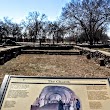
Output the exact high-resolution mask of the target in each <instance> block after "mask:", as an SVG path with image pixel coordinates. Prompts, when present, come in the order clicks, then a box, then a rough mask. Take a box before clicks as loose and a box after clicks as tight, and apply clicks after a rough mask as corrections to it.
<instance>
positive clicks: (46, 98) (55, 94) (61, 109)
mask: <svg viewBox="0 0 110 110" xmlns="http://www.w3.org/2000/svg"><path fill="white" fill-rule="evenodd" d="M30 110H82V109H81V102H80V100H79V98H78V97H77V96H76V95H75V93H74V92H73V91H72V90H71V89H69V88H67V87H64V86H46V87H44V88H43V90H42V92H41V93H40V95H39V98H38V97H37V99H36V100H35V102H34V104H33V105H31V109H30Z"/></svg>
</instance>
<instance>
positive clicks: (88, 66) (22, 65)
mask: <svg viewBox="0 0 110 110" xmlns="http://www.w3.org/2000/svg"><path fill="white" fill-rule="evenodd" d="M5 74H10V75H26V76H28V75H30V76H31V75H32V76H33V75H35V76H54V77H56V76H61V77H110V69H109V68H106V67H100V66H99V65H98V64H96V63H95V62H94V61H93V60H87V59H86V57H85V56H77V55H73V56H72V55H71V56H69V55H64V56H62V55H33V54H31V55H20V56H18V57H17V58H15V59H12V60H10V61H8V62H7V63H5V64H4V65H3V66H0V83H1V81H2V80H3V77H4V75H5Z"/></svg>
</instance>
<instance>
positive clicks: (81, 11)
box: [62, 0, 110, 45]
mask: <svg viewBox="0 0 110 110" xmlns="http://www.w3.org/2000/svg"><path fill="white" fill-rule="evenodd" d="M62 19H64V20H71V24H76V25H77V27H78V28H81V29H82V30H83V32H85V35H86V38H87V39H88V41H89V42H90V44H91V45H93V41H94V40H95V39H94V37H95V36H96V34H97V32H98V31H99V30H102V29H105V28H106V27H107V24H108V22H109V21H110V2H109V0H79V1H76V0H72V1H71V2H70V3H68V4H66V6H65V7H64V8H63V10H62Z"/></svg>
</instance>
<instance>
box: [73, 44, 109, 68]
mask: <svg viewBox="0 0 110 110" xmlns="http://www.w3.org/2000/svg"><path fill="white" fill-rule="evenodd" d="M74 48H75V49H78V50H80V51H81V52H80V53H81V54H82V55H86V57H87V59H91V58H93V59H94V60H95V61H96V62H98V63H99V64H100V66H109V65H110V53H109V52H105V51H101V50H94V49H89V48H83V47H79V46H74Z"/></svg>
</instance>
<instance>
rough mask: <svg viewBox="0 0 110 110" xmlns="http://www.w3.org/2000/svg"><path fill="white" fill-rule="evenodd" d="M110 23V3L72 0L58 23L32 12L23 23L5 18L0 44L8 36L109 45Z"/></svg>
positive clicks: (0, 24) (96, 0)
mask: <svg viewBox="0 0 110 110" xmlns="http://www.w3.org/2000/svg"><path fill="white" fill-rule="evenodd" d="M109 23H110V1H109V0H78V1H76V0H71V2H69V3H67V4H66V5H65V7H63V8H62V13H61V16H60V17H59V19H58V20H56V21H54V22H51V21H49V20H48V18H47V16H46V15H45V14H40V13H39V12H37V11H35V12H30V13H29V14H28V16H27V17H26V19H25V20H23V21H22V22H21V23H20V24H17V23H14V22H12V20H11V19H9V18H8V17H5V18H4V20H1V21H0V42H1V41H2V39H4V38H6V37H12V38H14V39H15V40H16V41H20V42H21V41H29V42H37V41H39V42H40V43H41V42H45V41H46V40H47V41H48V42H50V40H52V42H53V44H54V43H55V42H56V43H59V42H62V43H63V42H64V41H65V40H66V41H68V42H76V43H77V42H79V43H83V42H89V43H90V45H93V44H94V43H98V42H102V43H104V42H106V41H107V40H108V39H109V37H108V36H107V34H106V31H107V27H108V25H109Z"/></svg>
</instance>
